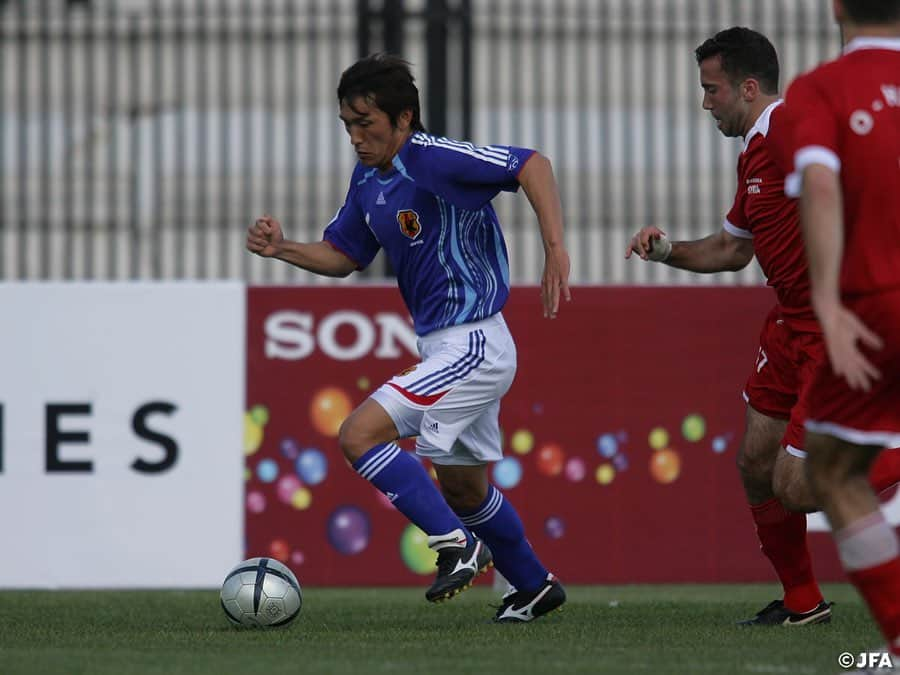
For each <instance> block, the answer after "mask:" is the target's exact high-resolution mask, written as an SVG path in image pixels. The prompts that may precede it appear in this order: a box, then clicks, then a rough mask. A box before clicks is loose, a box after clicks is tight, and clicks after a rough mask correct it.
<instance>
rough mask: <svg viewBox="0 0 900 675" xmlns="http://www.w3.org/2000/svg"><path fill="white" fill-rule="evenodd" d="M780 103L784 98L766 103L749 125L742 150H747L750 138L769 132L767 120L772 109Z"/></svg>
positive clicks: (770, 115) (765, 134)
mask: <svg viewBox="0 0 900 675" xmlns="http://www.w3.org/2000/svg"><path fill="white" fill-rule="evenodd" d="M782 103H784V100H783V99H778V100H777V101H775V102H774V103H770V104H769V105H767V106H766V109H765V110H763V111H762V112H761V113H760V114H759V117H757V118H756V123H755V124H754V125H753V126H752V127H750V131H748V132H747V135H746V136H744V150H747V148H748V147H750V139H751V138H753V137H754V136H756V134H762V135H763V136H767V135H768V134H769V120H770V119H771V117H772V111H773V110H775V108H777V107H778V106H780V105H781V104H782Z"/></svg>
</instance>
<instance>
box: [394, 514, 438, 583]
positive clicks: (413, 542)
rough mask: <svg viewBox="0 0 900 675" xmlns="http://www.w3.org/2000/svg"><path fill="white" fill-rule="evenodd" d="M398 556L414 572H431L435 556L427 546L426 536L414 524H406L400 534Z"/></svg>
mask: <svg viewBox="0 0 900 675" xmlns="http://www.w3.org/2000/svg"><path fill="white" fill-rule="evenodd" d="M400 557H401V558H402V559H403V563H404V564H405V565H406V566H407V567H408V568H409V569H410V571H412V572H415V573H416V574H433V573H434V571H435V569H437V565H436V561H437V556H436V555H435V553H434V551H432V550H431V549H430V548H428V537H427V536H426V534H425V533H424V532H422V530H420V529H419V528H418V527H416V526H415V525H407V526H406V529H404V530H403V534H401V535H400Z"/></svg>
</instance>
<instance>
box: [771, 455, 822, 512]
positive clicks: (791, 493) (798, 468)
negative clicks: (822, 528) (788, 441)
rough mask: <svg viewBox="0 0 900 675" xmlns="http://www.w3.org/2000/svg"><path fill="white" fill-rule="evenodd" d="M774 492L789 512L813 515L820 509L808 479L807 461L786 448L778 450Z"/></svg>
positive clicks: (773, 482) (773, 483)
mask: <svg viewBox="0 0 900 675" xmlns="http://www.w3.org/2000/svg"><path fill="white" fill-rule="evenodd" d="M772 491H773V492H774V493H775V497H776V498H777V499H778V501H780V502H781V503H782V504H784V508H786V509H788V510H789V511H797V512H799V513H812V512H814V511H818V510H819V509H820V506H819V502H818V500H817V499H816V498H815V496H814V495H813V491H812V488H811V487H810V485H809V481H808V480H807V478H806V459H805V458H804V457H797V456H796V455H792V454H791V453H790V452H788V451H787V450H785V449H784V448H779V449H778V456H777V458H776V459H775V472H774V474H773V476H772Z"/></svg>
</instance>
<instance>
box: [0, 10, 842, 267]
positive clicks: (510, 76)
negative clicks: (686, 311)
mask: <svg viewBox="0 0 900 675" xmlns="http://www.w3.org/2000/svg"><path fill="white" fill-rule="evenodd" d="M441 4H442V5H445V4H446V3H441ZM452 4H453V3H451V5H452ZM457 4H458V3H457ZM830 4H831V3H829V2H826V0H793V1H792V2H790V3H787V2H783V1H782V0H754V1H753V2H750V1H740V0H733V1H731V2H728V1H726V0H466V1H465V2H464V3H462V6H464V7H466V8H470V11H471V14H470V15H469V16H468V17H467V18H466V22H464V23H463V24H461V25H463V26H465V27H467V28H468V29H469V30H470V31H471V32H470V33H469V34H468V37H467V40H468V41H466V40H455V41H454V40H451V42H450V50H451V51H450V53H449V54H448V64H449V67H450V71H451V72H450V79H451V80H455V81H458V80H459V79H460V78H462V77H463V76H464V73H462V74H461V72H460V69H461V66H462V65H463V64H466V63H467V62H470V64H471V73H470V74H471V92H470V97H471V110H470V111H468V112H467V111H465V110H462V109H461V107H460V106H461V98H460V97H456V96H451V97H450V102H449V105H448V109H447V110H446V111H445V112H446V119H447V127H448V131H449V132H450V133H451V135H454V134H455V135H459V134H460V133H461V130H462V128H463V122H462V120H464V119H465V120H466V126H469V125H470V126H471V134H470V135H471V139H470V140H472V141H474V142H476V143H508V144H514V145H522V146H529V147H536V148H539V149H540V150H541V151H542V152H544V154H546V155H548V156H549V157H550V158H551V159H552V160H553V163H554V168H555V170H556V173H557V178H558V180H559V182H560V185H561V189H562V196H563V201H564V207H565V215H566V227H567V237H568V243H569V245H570V249H571V251H572V257H573V270H572V277H573V281H574V282H577V283H759V282H760V281H761V275H760V273H759V271H758V269H757V268H756V265H755V264H754V265H753V266H752V267H751V268H748V269H747V270H745V271H744V272H741V273H738V274H734V275H714V276H709V275H707V276H699V275H692V274H688V273H685V272H680V271H676V270H671V269H669V268H667V267H665V266H662V265H647V264H642V263H640V261H631V262H629V263H626V261H625V260H624V259H623V253H624V250H625V246H626V243H627V241H628V238H629V237H630V235H631V234H632V233H633V232H634V231H635V230H637V229H638V228H639V227H641V226H642V225H644V224H648V223H655V224H659V225H661V226H663V228H664V229H666V230H667V231H668V232H669V234H670V235H671V236H673V237H675V238H679V239H687V238H695V237H699V236H704V235H706V234H708V233H711V232H713V231H715V230H717V229H718V228H719V227H720V225H721V222H722V218H723V216H724V213H725V212H726V211H727V210H728V208H729V206H730V204H731V198H732V196H733V190H734V183H735V171H734V164H735V158H736V156H737V154H738V152H739V151H740V147H741V145H740V141H738V140H729V139H724V138H722V137H721V136H720V135H719V133H718V132H717V130H716V129H715V126H714V125H713V123H712V122H711V120H710V118H709V116H708V114H706V113H704V112H703V111H702V110H701V108H700V100H701V90H700V87H699V83H698V77H697V67H696V64H695V62H694V59H693V49H694V47H696V46H697V45H698V44H699V43H700V42H702V41H703V40H704V39H705V38H706V37H708V36H709V35H711V34H713V33H714V32H716V31H717V30H719V29H721V28H723V27H727V26H730V25H735V24H740V25H747V26H750V27H753V28H756V29H758V30H760V31H762V32H764V33H766V34H767V35H769V37H770V38H771V39H772V40H773V42H774V43H775V45H776V48H778V50H779V54H780V56H781V60H782V72H783V83H786V82H787V81H788V80H789V79H790V78H791V77H793V75H795V74H797V73H798V72H800V71H801V70H804V69H806V68H809V67H811V66H812V65H814V64H815V63H817V62H819V61H821V60H823V59H825V58H828V57H830V56H832V55H834V54H836V53H837V50H838V46H839V39H838V32H837V29H836V28H835V27H834V26H833V25H832V20H831V17H830ZM432 7H433V3H428V2H426V1H425V0H419V1H418V2H415V1H414V0H407V1H406V3H405V6H404V9H405V12H406V20H405V21H404V23H403V29H402V30H403V44H404V55H405V56H406V57H407V58H408V59H409V60H411V61H412V62H413V63H414V64H415V66H416V72H417V74H418V75H419V78H420V84H421V85H422V86H421V90H422V95H423V98H424V97H426V96H427V94H428V82H427V81H425V80H426V79H427V78H425V73H426V72H427V71H426V66H427V63H426V61H427V51H426V42H427V30H426V18H427V16H428V12H429V11H430V9H431V8H432ZM358 16H360V14H359V0H296V1H294V0H266V1H260V2H254V1H252V0H189V1H188V0H185V1H176V0H118V1H114V0H107V1H106V2H102V1H101V0H93V1H91V2H80V3H78V4H77V6H71V5H69V4H67V3H65V2H63V0H55V1H54V0H27V1H26V0H18V1H16V0H7V2H5V3H0V40H2V43H0V59H2V61H0V279H171V278H241V279H246V280H247V281H250V282H255V283H260V282H263V283H266V282H278V283H280V282H289V281H291V282H292V281H303V282H316V283H333V282H332V281H330V280H324V279H321V278H316V277H313V276H312V275H309V274H307V273H305V272H302V271H300V270H296V269H294V268H290V267H289V266H287V265H278V264H273V263H267V262H266V261H262V260H258V259H255V258H254V257H253V256H251V255H250V254H247V253H245V252H244V251H243V235H244V232H245V229H246V227H247V225H248V224H249V223H250V222H251V221H252V219H253V218H254V217H255V216H256V215H258V214H260V213H263V212H268V213H272V214H274V215H276V216H277V217H279V218H280V219H281V220H282V222H283V223H284V224H285V227H286V229H287V230H288V232H289V234H290V236H292V237H293V238H297V239H301V240H317V239H319V238H320V236H321V231H322V229H323V227H324V225H325V224H326V223H327V222H328V220H330V218H331V216H332V214H333V213H334V211H335V210H336V208H337V207H338V206H339V205H340V204H341V202H342V200H343V196H344V194H345V192H346V186H347V181H348V179H349V176H350V173H351V170H352V166H353V162H354V155H353V153H352V152H351V149H350V147H349V144H348V142H347V140H346V138H345V135H344V131H343V128H342V126H341V125H340V122H339V121H338V119H337V106H336V103H335V100H334V91H335V86H336V83H337V80H338V78H339V76H340V73H341V71H342V70H343V69H344V68H345V67H346V66H348V65H349V64H350V63H352V62H353V61H354V60H355V59H356V58H357V56H358V54H357V50H358V47H357V45H358V40H357V38H358V28H359V25H358ZM454 30H456V28H454ZM466 44H470V45H471V51H470V55H471V59H470V61H467V59H465V58H463V55H462V54H461V53H460V50H461V49H465V47H464V46H465V45H466ZM461 45H463V46H462V47H461ZM377 46H378V45H374V47H376V48H377ZM425 123H426V125H427V124H428V119H427V116H426V119H425ZM496 205H497V208H498V212H499V213H500V216H501V222H503V223H504V230H505V232H506V234H507V238H508V243H509V247H510V258H511V266H512V278H513V280H514V281H517V282H520V283H527V282H537V281H538V280H539V279H540V273H541V263H542V254H541V246H540V240H539V237H538V231H537V225H536V223H535V222H534V219H533V217H532V216H531V215H530V209H529V208H528V206H527V200H525V199H524V197H523V196H521V195H516V196H511V195H504V196H501V197H500V198H498V200H497V202H496ZM380 269H382V268H381V267H379V266H375V272H374V273H370V276H373V275H377V274H378V270H380ZM338 283H340V282H338Z"/></svg>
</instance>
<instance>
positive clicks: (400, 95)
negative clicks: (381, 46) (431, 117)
mask: <svg viewBox="0 0 900 675" xmlns="http://www.w3.org/2000/svg"><path fill="white" fill-rule="evenodd" d="M415 81H416V79H415V78H414V77H413V74H412V71H411V70H410V64H409V62H408V61H404V60H403V59H401V58H400V57H399V56H394V55H392V54H384V53H379V54H372V55H371V56H367V57H366V58H364V59H360V60H359V61H357V62H356V63H354V64H353V65H352V66H350V67H349V68H347V70H345V71H344V72H343V73H342V74H341V80H340V82H339V83H338V88H337V98H338V104H341V103H343V102H345V101H346V102H347V103H351V102H352V101H353V100H355V99H357V98H360V97H361V98H364V99H367V100H370V101H372V103H374V104H375V105H376V106H377V107H378V108H379V109H380V110H383V111H384V112H385V114H387V116H388V118H389V119H390V121H391V125H392V126H394V127H396V126H397V119H398V118H399V117H400V113H402V112H403V111H404V110H411V111H412V121H411V123H410V127H411V128H412V130H413V131H425V126H424V125H423V124H422V119H421V109H420V106H419V90H418V89H417V88H416V85H415Z"/></svg>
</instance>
